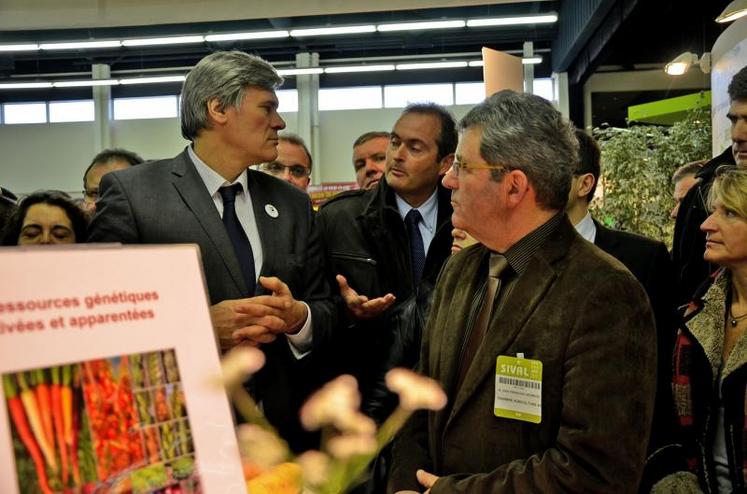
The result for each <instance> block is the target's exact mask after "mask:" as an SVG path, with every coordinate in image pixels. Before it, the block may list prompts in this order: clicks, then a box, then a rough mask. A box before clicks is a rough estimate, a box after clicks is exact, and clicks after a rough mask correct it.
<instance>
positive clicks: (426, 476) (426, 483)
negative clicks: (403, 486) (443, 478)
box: [394, 470, 438, 494]
mask: <svg viewBox="0 0 747 494" xmlns="http://www.w3.org/2000/svg"><path fill="white" fill-rule="evenodd" d="M415 475H416V476H417V477H418V482H420V485H422V486H423V487H425V488H426V489H427V490H426V491H425V492H423V493H422V494H430V493H431V487H433V484H435V483H436V481H437V480H438V477H437V476H436V475H433V474H432V473H428V472H426V471H425V470H418V471H417V472H416V474H415ZM394 494H421V493H420V492H418V491H397V492H395V493H394Z"/></svg>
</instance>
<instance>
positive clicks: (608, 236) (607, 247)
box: [594, 220, 619, 252]
mask: <svg viewBox="0 0 747 494" xmlns="http://www.w3.org/2000/svg"><path fill="white" fill-rule="evenodd" d="M594 226H595V227H597V233H596V236H595V237H594V245H596V246H597V247H599V248H600V249H602V250H603V251H605V252H616V249H615V247H616V246H617V244H618V243H619V240H618V238H617V235H613V234H612V232H611V231H610V229H609V228H607V227H605V226H602V225H601V224H599V222H598V221H597V220H594Z"/></svg>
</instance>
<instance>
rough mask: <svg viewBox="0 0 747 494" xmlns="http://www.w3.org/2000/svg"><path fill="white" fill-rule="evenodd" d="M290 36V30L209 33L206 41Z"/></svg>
mask: <svg viewBox="0 0 747 494" xmlns="http://www.w3.org/2000/svg"><path fill="white" fill-rule="evenodd" d="M289 36H290V33H289V32H288V31H254V32H248V33H228V34H208V35H207V36H205V41H207V42H208V43H213V42H220V41H241V40H244V39H274V38H287V37H289Z"/></svg>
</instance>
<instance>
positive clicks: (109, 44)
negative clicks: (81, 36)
mask: <svg viewBox="0 0 747 494" xmlns="http://www.w3.org/2000/svg"><path fill="white" fill-rule="evenodd" d="M120 46H122V42H121V41H119V40H116V39H114V40H109V41H74V42H70V43H68V42H65V43H42V44H40V45H39V48H41V49H42V50H86V49H89V48H119V47H120Z"/></svg>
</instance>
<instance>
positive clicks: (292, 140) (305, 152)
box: [259, 133, 312, 191]
mask: <svg viewBox="0 0 747 494" xmlns="http://www.w3.org/2000/svg"><path fill="white" fill-rule="evenodd" d="M311 166H312V158H311V153H310V152H309V148H308V147H307V146H306V143H305V142H304V140H303V139H301V137H300V136H298V135H296V134H291V133H285V134H281V135H279V136H278V157H277V158H275V159H274V160H273V161H270V162H268V163H262V164H261V165H259V169H260V170H262V171H263V172H265V173H269V174H270V175H272V176H275V177H277V178H279V179H281V180H285V181H286V182H288V183H289V184H292V185H295V186H296V187H298V188H299V189H301V190H303V191H305V190H306V189H308V188H309V182H310V181H311Z"/></svg>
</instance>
